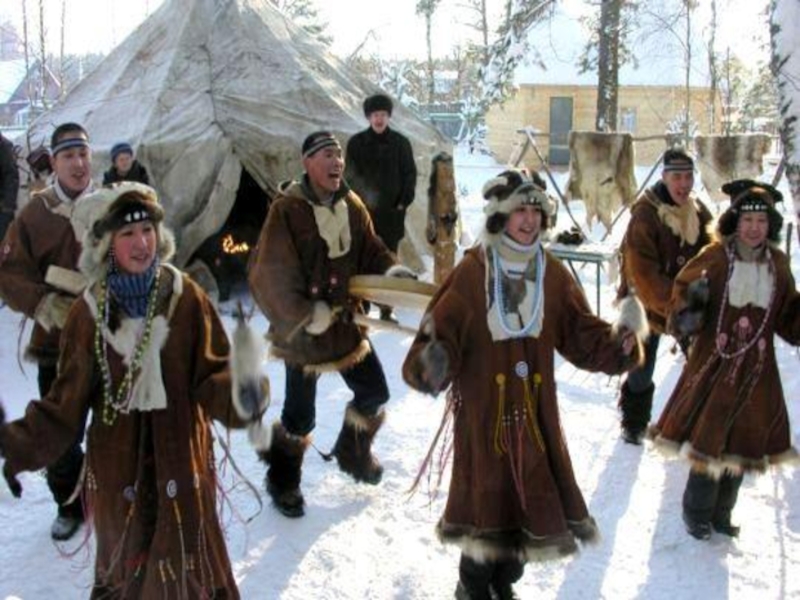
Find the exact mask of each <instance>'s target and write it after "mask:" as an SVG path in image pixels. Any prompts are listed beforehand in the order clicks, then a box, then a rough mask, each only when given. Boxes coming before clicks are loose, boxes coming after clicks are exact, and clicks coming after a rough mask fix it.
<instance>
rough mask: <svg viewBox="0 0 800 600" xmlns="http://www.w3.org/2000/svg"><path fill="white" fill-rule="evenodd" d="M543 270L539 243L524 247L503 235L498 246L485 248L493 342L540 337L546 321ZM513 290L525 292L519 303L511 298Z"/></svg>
mask: <svg viewBox="0 0 800 600" xmlns="http://www.w3.org/2000/svg"><path fill="white" fill-rule="evenodd" d="M495 271H497V273H495ZM544 271H545V260H544V251H543V250H542V248H541V243H540V241H539V240H537V241H536V242H534V243H533V244H531V245H530V246H524V245H522V244H519V243H517V242H514V241H513V240H512V239H510V238H509V237H508V236H506V235H503V236H502V238H501V240H500V243H499V244H497V246H496V247H494V246H487V247H486V280H485V286H486V306H487V314H486V319H487V325H488V327H489V333H490V334H491V336H492V340H493V341H495V342H497V341H501V340H508V339H514V338H519V337H533V338H536V337H539V334H540V333H541V332H542V324H543V322H544V301H545V298H544ZM520 285H522V286H524V291H521V290H519V286H520ZM512 288H516V289H517V290H518V291H521V292H522V297H521V298H519V299H518V300H517V301H516V302H513V299H512V301H510V299H509V298H508V290H510V289H512ZM497 296H499V298H498V297H497ZM512 304H516V305H512Z"/></svg>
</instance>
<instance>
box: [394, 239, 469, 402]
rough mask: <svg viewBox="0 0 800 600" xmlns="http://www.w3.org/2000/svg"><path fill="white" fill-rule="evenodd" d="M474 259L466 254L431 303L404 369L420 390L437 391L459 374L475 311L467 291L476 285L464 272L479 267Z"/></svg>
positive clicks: (444, 387) (407, 381)
mask: <svg viewBox="0 0 800 600" xmlns="http://www.w3.org/2000/svg"><path fill="white" fill-rule="evenodd" d="M474 263H475V261H474V259H473V258H472V257H471V256H470V255H467V256H466V257H465V258H464V260H462V262H461V263H460V264H459V265H458V266H456V268H455V269H454V270H453V272H452V273H450V276H449V277H448V278H447V279H446V280H445V281H444V283H443V284H442V285H441V287H440V288H439V290H438V291H437V292H436V294H435V295H434V297H433V298H432V299H431V301H430V304H428V308H427V310H426V311H425V316H424V317H423V319H422V323H421V324H420V329H419V331H418V332H417V335H416V337H415V338H414V341H413V343H412V344H411V348H410V349H409V351H408V354H407V355H406V358H405V361H404V362H403V369H402V373H403V379H404V380H405V381H406V383H407V384H408V385H409V386H411V387H413V388H414V389H416V390H418V391H421V392H424V393H430V394H434V395H435V394H437V393H438V392H440V391H442V390H444V389H446V388H447V387H448V386H449V385H450V383H451V382H452V381H453V380H454V379H457V378H458V373H459V370H460V369H461V363H462V355H463V353H464V351H465V350H466V349H467V348H468V347H469V341H468V336H469V333H470V328H471V324H472V321H473V318H474V312H475V311H474V310H473V308H472V306H471V305H470V303H469V302H468V301H467V299H466V297H465V295H464V293H466V292H468V291H469V290H470V287H474V286H470V284H469V281H471V280H470V279H469V278H467V277H462V273H463V271H465V270H469V269H471V268H477V267H476V265H475V264H474ZM481 291H482V290H481ZM437 370H438V372H435V371H437ZM432 381H435V384H436V385H435V386H432V385H431V382H432ZM434 387H435V388H436V389H432V388H434Z"/></svg>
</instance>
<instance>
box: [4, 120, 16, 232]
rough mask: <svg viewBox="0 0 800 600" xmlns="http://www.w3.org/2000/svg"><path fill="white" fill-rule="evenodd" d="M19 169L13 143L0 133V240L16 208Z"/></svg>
mask: <svg viewBox="0 0 800 600" xmlns="http://www.w3.org/2000/svg"><path fill="white" fill-rule="evenodd" d="M18 192H19V171H18V170H17V157H16V154H15V153H14V144H12V143H11V140H9V139H6V138H4V137H3V134H2V133H0V240H2V239H3V236H5V234H6V229H8V225H9V223H11V221H12V220H13V219H14V213H15V212H16V210H17V193H18Z"/></svg>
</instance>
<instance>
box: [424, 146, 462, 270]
mask: <svg viewBox="0 0 800 600" xmlns="http://www.w3.org/2000/svg"><path fill="white" fill-rule="evenodd" d="M457 221H458V202H457V200H456V181H455V174H454V171H453V157H452V156H450V155H449V154H447V153H446V152H440V153H439V154H437V155H436V156H434V157H433V160H432V161H431V179H430V186H429V187H428V225H427V228H426V230H425V234H426V237H427V238H428V243H429V244H431V245H432V246H433V281H434V283H436V284H437V285H438V284H441V283H442V282H443V281H444V280H445V279H446V278H447V276H448V275H449V274H450V271H452V270H453V267H454V266H455V261H456V240H455V237H456V222H457Z"/></svg>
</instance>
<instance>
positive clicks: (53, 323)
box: [34, 292, 75, 331]
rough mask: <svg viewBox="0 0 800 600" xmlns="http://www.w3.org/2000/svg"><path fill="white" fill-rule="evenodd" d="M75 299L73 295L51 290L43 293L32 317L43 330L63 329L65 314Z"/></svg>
mask: <svg viewBox="0 0 800 600" xmlns="http://www.w3.org/2000/svg"><path fill="white" fill-rule="evenodd" d="M74 301H75V298H74V297H73V296H68V295H66V294H59V293H56V292H51V293H49V294H45V296H44V298H42V299H41V301H40V302H39V306H37V307H36V312H35V313H34V318H35V319H36V322H37V323H39V325H41V326H42V327H44V328H45V331H50V330H51V329H53V328H55V329H63V328H64V323H66V322H67V315H68V314H69V309H70V308H71V307H72V303H73V302H74Z"/></svg>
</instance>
